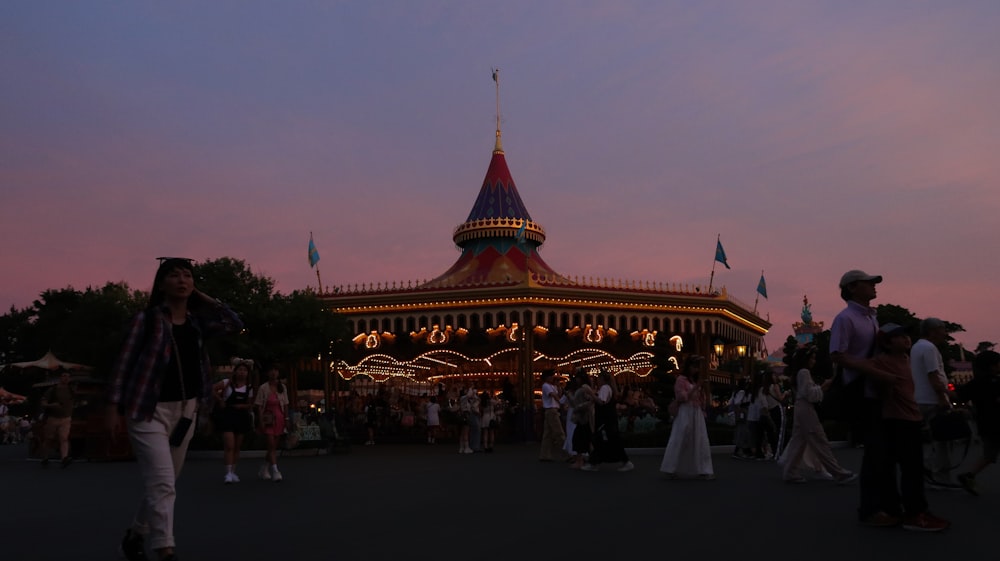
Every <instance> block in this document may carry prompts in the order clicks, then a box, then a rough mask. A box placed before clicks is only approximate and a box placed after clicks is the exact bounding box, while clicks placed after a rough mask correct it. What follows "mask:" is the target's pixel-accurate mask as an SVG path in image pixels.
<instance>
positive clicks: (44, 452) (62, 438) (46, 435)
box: [38, 372, 75, 467]
mask: <svg viewBox="0 0 1000 561" xmlns="http://www.w3.org/2000/svg"><path fill="white" fill-rule="evenodd" d="M69 381H70V376H69V372H63V373H62V374H60V375H59V382H57V383H56V385H54V386H52V387H51V388H49V389H48V391H46V392H45V395H43V396H42V410H43V411H44V412H45V429H44V432H43V436H42V441H41V443H40V444H41V445H40V446H39V449H38V454H39V455H40V456H41V458H42V467H47V466H48V465H49V444H50V443H51V442H53V441H55V442H58V443H59V458H60V463H61V464H62V467H66V466H68V465H69V464H70V462H72V461H73V458H72V457H70V455H69V433H70V428H71V427H72V425H73V400H74V398H75V395H74V392H73V387H72V386H71V385H70V383H69Z"/></svg>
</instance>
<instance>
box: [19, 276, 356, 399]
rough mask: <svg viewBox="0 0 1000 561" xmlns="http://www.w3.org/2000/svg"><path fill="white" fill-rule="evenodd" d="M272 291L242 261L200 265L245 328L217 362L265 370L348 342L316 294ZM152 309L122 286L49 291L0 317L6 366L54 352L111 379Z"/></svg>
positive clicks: (212, 348) (203, 282) (341, 323)
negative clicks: (131, 333)
mask: <svg viewBox="0 0 1000 561" xmlns="http://www.w3.org/2000/svg"><path fill="white" fill-rule="evenodd" d="M274 284H275V283H274V281H273V280H272V279H271V278H269V277H267V276H264V275H260V274H256V273H254V272H253V271H252V270H251V269H250V267H249V266H247V264H246V263H245V262H244V261H242V260H240V259H234V258H231V257H222V258H219V259H212V260H207V261H205V262H203V263H200V264H197V265H195V286H197V288H198V289H199V290H201V291H203V292H205V293H206V294H209V295H211V296H212V297H214V298H216V299H218V300H219V301H221V302H224V303H225V304H227V305H228V306H230V307H231V308H232V309H233V310H235V311H236V312H237V313H238V314H239V315H240V317H241V318H242V319H243V322H244V324H245V329H244V330H243V332H242V333H241V334H240V335H238V336H235V337H228V338H223V339H219V340H216V341H212V342H211V343H210V345H209V354H210V356H211V358H212V360H213V361H214V362H217V363H218V362H223V361H225V360H228V359H229V357H231V356H241V357H246V358H252V359H255V360H256V361H262V362H269V361H282V362H286V361H295V360H298V359H300V358H316V357H326V358H329V357H330V356H331V355H333V354H335V353H336V351H337V349H336V347H335V345H336V344H337V342H338V341H343V340H346V339H348V337H347V336H346V321H345V320H344V318H343V317H342V316H339V315H336V314H333V313H332V312H331V311H330V310H328V309H325V308H324V306H323V302H322V301H321V300H319V298H317V297H316V296H315V295H314V294H313V293H312V292H309V291H294V292H292V293H291V294H288V295H284V294H280V293H276V292H275V290H274ZM148 301H149V293H148V292H146V291H142V290H133V289H131V288H130V287H129V286H128V285H127V284H126V283H123V282H118V283H111V282H109V283H107V284H106V285H104V286H102V287H89V286H88V287H87V288H86V289H84V290H82V291H81V290H76V289H74V288H73V287H66V288H61V289H47V290H44V291H42V292H41V293H40V294H39V297H38V299H36V300H35V301H33V302H32V304H31V305H30V306H28V307H25V308H23V309H17V308H14V307H11V309H10V311H8V312H7V313H6V314H4V315H3V316H0V363H3V364H8V363H13V362H22V361H30V360H35V359H37V358H39V357H41V356H42V355H44V354H45V352H46V351H48V350H51V351H52V352H53V353H54V354H55V355H56V356H58V357H59V358H61V359H63V360H66V361H69V362H76V363H81V364H86V365H89V366H93V367H94V376H96V377H103V376H106V375H107V374H108V372H109V371H110V369H111V365H112V363H113V362H114V359H115V356H116V354H117V351H118V349H119V348H120V345H121V342H122V341H123V339H124V335H125V329H126V327H127V325H128V321H129V319H130V318H131V317H132V316H133V315H135V314H136V313H137V312H139V311H140V310H142V309H143V308H144V307H145V306H146V305H147V303H148ZM331 344H333V345H334V347H333V348H331ZM21 389H24V388H21ZM11 390H12V391H13V390H14V388H11Z"/></svg>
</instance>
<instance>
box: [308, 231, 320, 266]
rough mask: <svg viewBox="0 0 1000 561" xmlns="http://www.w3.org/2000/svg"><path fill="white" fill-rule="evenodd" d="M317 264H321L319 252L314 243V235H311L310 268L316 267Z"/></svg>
mask: <svg viewBox="0 0 1000 561" xmlns="http://www.w3.org/2000/svg"><path fill="white" fill-rule="evenodd" d="M316 263H319V251H318V250H317V249H316V244H315V243H313V237H312V234H309V267H310V268H312V267H315V266H316Z"/></svg>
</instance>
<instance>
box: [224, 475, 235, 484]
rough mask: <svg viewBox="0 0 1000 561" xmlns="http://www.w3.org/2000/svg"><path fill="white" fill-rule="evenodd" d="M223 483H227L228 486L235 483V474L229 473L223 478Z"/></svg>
mask: <svg viewBox="0 0 1000 561" xmlns="http://www.w3.org/2000/svg"><path fill="white" fill-rule="evenodd" d="M222 482H223V483H225V484H226V485H229V484H230V483H233V472H229V473H227V474H226V476H225V477H224V478H222Z"/></svg>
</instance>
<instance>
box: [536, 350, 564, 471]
mask: <svg viewBox="0 0 1000 561" xmlns="http://www.w3.org/2000/svg"><path fill="white" fill-rule="evenodd" d="M555 374H556V371H555V370H553V369H547V370H544V371H543V372H542V411H543V412H544V421H543V424H542V446H541V450H540V451H539V453H538V459H539V460H540V461H542V462H551V461H552V460H553V459H555V457H554V455H555V454H557V453H559V451H560V450H561V449H562V447H563V443H564V442H565V441H566V433H565V432H563V428H562V423H561V422H560V419H559V397H560V395H559V394H560V392H559V386H557V385H556V384H555V383H554V382H553V378H554V377H555Z"/></svg>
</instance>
